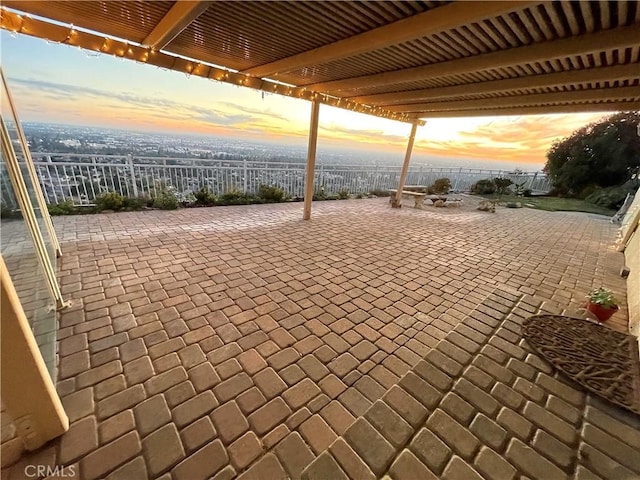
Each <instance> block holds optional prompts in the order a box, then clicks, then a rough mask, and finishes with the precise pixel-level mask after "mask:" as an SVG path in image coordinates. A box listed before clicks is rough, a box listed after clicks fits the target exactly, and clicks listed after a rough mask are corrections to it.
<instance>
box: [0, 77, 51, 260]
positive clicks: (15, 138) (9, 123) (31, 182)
mask: <svg viewBox="0 0 640 480" xmlns="http://www.w3.org/2000/svg"><path fill="white" fill-rule="evenodd" d="M0 103H1V105H2V118H3V120H4V121H5V125H6V127H7V131H8V132H9V137H10V138H11V144H12V145H13V150H14V151H15V153H16V157H17V158H18V164H19V165H20V171H21V172H22V177H23V179H24V183H25V185H26V186H27V192H28V194H29V200H31V205H32V206H33V210H34V212H35V214H36V218H37V220H38V226H39V227H40V232H41V233H42V238H44V243H45V246H46V248H47V255H48V256H49V261H50V262H51V264H52V265H56V247H55V244H54V243H53V241H52V239H51V235H50V233H49V229H48V228H47V224H46V221H45V219H44V217H43V213H42V211H41V210H40V204H39V203H38V193H37V191H36V185H37V183H36V182H38V181H39V180H38V179H37V178H36V179H34V178H33V177H32V176H31V172H30V170H29V168H28V167H27V164H26V154H25V151H24V149H23V148H22V142H21V141H20V135H19V133H18V129H17V128H16V122H17V121H18V120H17V119H16V118H15V116H14V115H13V112H12V111H11V108H10V106H9V98H8V97H7V92H6V91H5V90H4V88H3V89H2V102H0Z"/></svg>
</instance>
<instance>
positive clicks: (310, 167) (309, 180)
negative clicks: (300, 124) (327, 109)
mask: <svg viewBox="0 0 640 480" xmlns="http://www.w3.org/2000/svg"><path fill="white" fill-rule="evenodd" d="M319 117H320V103H319V102H318V101H316V100H314V101H313V102H311V122H310V125H309V147H308V148H307V173H306V177H305V184H304V212H303V214H302V219H303V220H310V219H311V202H312V201H313V191H314V190H315V169H316V147H317V146H318V118H319Z"/></svg>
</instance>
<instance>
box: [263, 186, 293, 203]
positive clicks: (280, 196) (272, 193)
mask: <svg viewBox="0 0 640 480" xmlns="http://www.w3.org/2000/svg"><path fill="white" fill-rule="evenodd" d="M286 196H287V194H286V193H285V191H284V190H283V189H282V188H280V187H276V186H269V185H260V187H258V197H260V198H261V199H262V200H264V201H265V202H267V203H280V202H284V201H285V199H286Z"/></svg>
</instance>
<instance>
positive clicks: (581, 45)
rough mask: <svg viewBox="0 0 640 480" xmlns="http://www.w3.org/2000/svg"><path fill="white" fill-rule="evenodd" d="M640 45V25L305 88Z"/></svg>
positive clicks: (375, 83) (331, 88) (401, 79)
mask: <svg viewBox="0 0 640 480" xmlns="http://www.w3.org/2000/svg"><path fill="white" fill-rule="evenodd" d="M639 43H640V25H630V26H627V27H619V28H616V29H613V30H604V31H600V32H598V33H590V34H586V35H580V36H577V37H569V38H564V39H561V40H553V41H547V42H541V43H534V44H533V45H527V46H524V47H517V48H511V49H508V50H501V51H498V52H492V53H485V54H483V55H476V56H473V57H467V58H462V59H459V60H451V61H448V62H439V63H433V64H430V65H424V66H421V67H413V68H407V69H403V70H396V71H393V72H384V73H377V74H374V75H366V76H362V77H353V78H345V79H342V80H334V81H331V82H321V83H314V84H309V85H305V86H306V87H307V88H310V89H312V90H315V91H319V92H339V91H343V90H353V89H356V88H366V87H379V86H384V85H394V84H398V83H406V82H414V81H419V80H425V79H427V78H434V77H445V76H448V75H459V74H463V73H469V72H478V71H483V70H488V69H492V68H502V67H508V66H511V65H525V64H527V63H533V62H543V61H546V60H553V59H556V58H564V57H570V56H575V55H584V54H588V53H594V52H602V51H606V50H613V49H619V48H626V47H635V46H637V45H638V44H639Z"/></svg>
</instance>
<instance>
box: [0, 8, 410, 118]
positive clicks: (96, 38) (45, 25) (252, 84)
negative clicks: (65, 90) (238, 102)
mask: <svg viewBox="0 0 640 480" xmlns="http://www.w3.org/2000/svg"><path fill="white" fill-rule="evenodd" d="M0 28H2V29H4V30H7V31H9V32H13V33H21V34H24V35H29V36H31V37H36V38H41V39H44V40H48V41H51V42H56V43H62V44H65V45H71V46H74V47H79V48H83V49H85V50H90V51H92V52H98V53H103V54H105V55H111V56H114V57H118V58H126V59H128V60H133V61H136V62H140V63H147V64H149V65H154V66H156V67H160V68H165V69H168V70H173V71H176V72H181V73H185V74H187V75H195V76H197V77H202V78H208V79H211V80H215V81H217V82H222V83H228V84H231V85H237V86H242V87H249V88H252V89H255V90H261V91H263V92H266V93H272V94H274V93H275V94H278V95H283V96H286V97H292V98H298V99H301V100H314V99H316V100H317V101H318V102H320V103H322V104H325V105H329V106H332V107H337V108H341V109H344V110H351V111H354V112H358V113H364V114H366V115H373V116H376V117H380V118H387V119H389V120H396V121H398V122H405V123H414V122H415V119H413V118H409V117H408V116H405V115H403V114H399V113H395V112H390V111H389V110H386V109H384V108H382V107H372V106H370V105H362V104H359V103H356V102H352V101H350V100H348V99H346V98H340V97H336V96H332V95H325V94H322V93H317V92H314V91H313V90H309V89H308V88H306V87H294V86H289V85H284V84H282V83H277V82H273V81H270V80H262V79H259V78H254V77H250V76H248V75H243V74H241V73H237V72H231V71H229V70H225V69H224V68H221V67H216V66H213V65H207V64H205V63H201V62H198V61H197V60H187V59H185V58H181V57H177V56H175V55H171V54H167V53H164V52H161V51H158V50H154V49H151V48H149V47H141V46H138V45H131V44H129V43H127V42H125V41H121V40H116V39H113V38H110V37H105V36H103V35H97V34H94V33H89V32H85V31H82V30H76V29H75V28H73V27H72V26H70V25H66V26H65V25H57V24H54V23H50V22H48V21H43V20H39V19H36V18H33V17H29V16H26V15H20V14H17V13H14V12H10V11H8V10H0Z"/></svg>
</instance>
